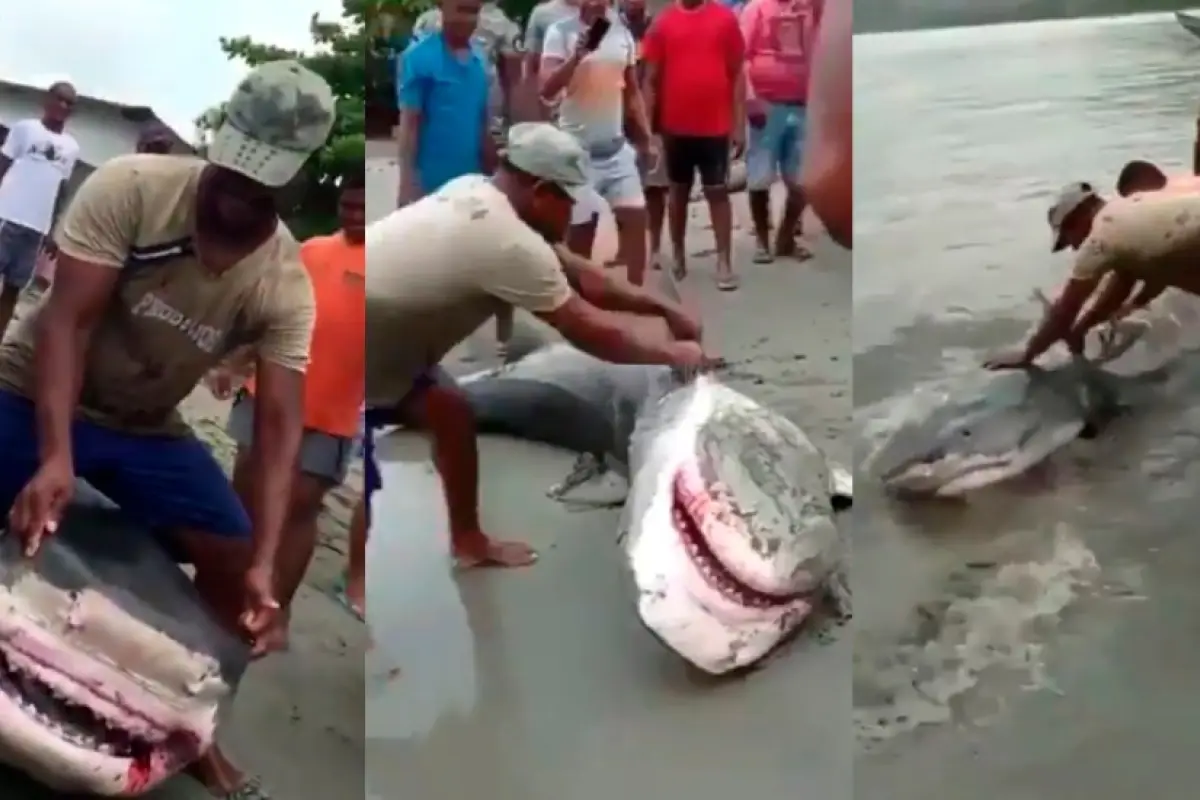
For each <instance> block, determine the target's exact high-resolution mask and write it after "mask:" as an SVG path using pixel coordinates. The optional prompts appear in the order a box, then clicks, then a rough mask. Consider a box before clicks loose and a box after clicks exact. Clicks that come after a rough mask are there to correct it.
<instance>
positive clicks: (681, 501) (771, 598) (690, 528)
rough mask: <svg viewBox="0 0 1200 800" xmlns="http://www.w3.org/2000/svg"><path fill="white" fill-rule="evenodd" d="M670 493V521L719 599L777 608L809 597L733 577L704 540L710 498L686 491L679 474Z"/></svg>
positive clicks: (741, 604)
mask: <svg viewBox="0 0 1200 800" xmlns="http://www.w3.org/2000/svg"><path fill="white" fill-rule="evenodd" d="M671 494H672V499H671V518H672V520H673V521H674V523H675V527H676V529H678V531H679V536H680V538H681V539H682V540H683V545H684V549H685V550H686V551H687V553H688V556H689V557H690V558H691V560H692V563H693V564H694V565H695V566H696V569H697V571H698V572H699V573H700V575H701V576H702V577H703V578H704V581H705V582H706V583H707V584H708V585H709V586H710V587H712V588H713V589H715V590H716V591H717V592H719V593H720V594H721V596H723V597H725V598H726V599H727V600H730V601H732V602H734V603H737V604H738V605H740V606H744V607H746V608H779V607H782V606H788V605H791V604H792V603H795V602H798V601H802V600H805V599H807V598H808V595H807V593H804V592H791V593H787V594H776V593H773V592H764V591H762V590H761V589H756V588H754V587H753V586H750V585H748V584H747V583H746V582H745V581H744V580H742V579H741V578H739V577H738V576H736V575H734V574H733V573H732V572H731V571H730V570H729V568H728V567H726V566H725V564H723V563H722V562H721V559H720V558H718V557H717V555H716V553H714V552H713V548H712V546H711V545H710V544H709V543H708V540H707V539H706V538H705V537H704V532H703V526H702V525H701V523H700V520H701V519H703V518H704V517H705V516H706V515H707V514H709V513H711V510H710V509H709V508H708V507H707V506H708V505H709V504H711V503H712V502H713V501H712V498H711V497H710V496H709V495H708V494H707V493H699V494H698V493H696V492H693V491H692V490H691V489H689V488H688V486H687V481H686V480H685V478H684V477H683V475H682V473H677V474H676V476H675V486H674V491H673V492H672V493H671Z"/></svg>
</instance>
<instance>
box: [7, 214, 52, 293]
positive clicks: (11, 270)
mask: <svg viewBox="0 0 1200 800" xmlns="http://www.w3.org/2000/svg"><path fill="white" fill-rule="evenodd" d="M45 238H46V237H45V236H44V235H42V234H41V233H39V232H38V231H35V230H34V229H33V228H26V227H25V226H24V225H18V224H17V223H15V222H9V221H8V220H2V219H0V280H3V281H4V283H5V284H6V285H8V286H11V287H13V288H15V289H24V288H25V287H26V286H27V285H28V284H29V281H30V280H31V279H32V278H33V273H34V271H35V270H36V269H37V260H38V255H39V254H40V253H41V252H42V240H43V239H45Z"/></svg>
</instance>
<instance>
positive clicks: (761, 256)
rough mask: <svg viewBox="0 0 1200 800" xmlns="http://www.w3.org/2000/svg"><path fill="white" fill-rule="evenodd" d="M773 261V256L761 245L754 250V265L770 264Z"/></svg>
mask: <svg viewBox="0 0 1200 800" xmlns="http://www.w3.org/2000/svg"><path fill="white" fill-rule="evenodd" d="M774 261H775V254H774V253H772V252H771V251H770V250H769V249H767V248H766V247H763V246H762V245H761V244H760V245H757V246H756V247H755V248H754V263H755V264H772V263H774Z"/></svg>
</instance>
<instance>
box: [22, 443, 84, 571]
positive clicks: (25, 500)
mask: <svg viewBox="0 0 1200 800" xmlns="http://www.w3.org/2000/svg"><path fill="white" fill-rule="evenodd" d="M74 493H75V467H74V465H73V464H72V463H71V460H70V459H69V458H55V459H51V460H48V461H46V462H44V463H43V464H42V466H41V467H40V468H39V469H38V471H37V472H35V473H34V474H33V478H31V479H30V481H29V483H27V484H25V488H24V489H22V490H21V493H20V494H18V495H17V499H16V500H15V501H14V502H13V506H12V509H11V510H9V512H8V529H9V531H10V532H12V533H14V534H16V535H17V536H18V537H19V538H20V539H21V543H22V544H23V545H24V551H25V555H26V556H33V555H36V554H37V551H38V548H39V547H41V544H42V537H44V536H52V535H53V534H54V532H55V531H57V530H58V523H59V521H60V520H61V519H62V515H63V512H64V511H65V510H66V507H67V503H69V502H70V500H71V495H72V494H74Z"/></svg>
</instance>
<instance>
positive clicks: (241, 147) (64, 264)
mask: <svg viewBox="0 0 1200 800" xmlns="http://www.w3.org/2000/svg"><path fill="white" fill-rule="evenodd" d="M226 108H227V111H226V114H227V117H226V120H225V122H224V124H223V125H222V126H221V127H220V128H219V129H218V130H217V131H216V134H215V135H214V137H213V141H212V144H211V145H210V147H209V149H208V153H207V161H204V160H201V159H199V158H196V157H194V156H171V155H159V154H136V155H128V156H123V157H118V158H115V159H112V160H111V161H108V162H107V163H105V164H104V165H102V166H101V167H100V168H99V169H97V170H96V171H95V173H93V174H92V175H91V176H90V177H89V178H88V179H87V180H86V181H85V182H84V184H83V185H82V186H81V187H80V189H79V191H78V192H77V193H76V195H75V197H74V198H73V200H72V202H71V204H70V206H69V207H68V209H67V211H66V213H65V215H64V217H63V220H62V222H61V224H60V226H59V227H58V229H57V233H56V237H57V244H58V279H57V280H56V281H55V282H54V284H53V286H52V287H51V289H50V292H49V293H48V294H47V295H46V298H45V300H43V301H42V303H41V304H40V305H39V306H38V307H37V308H36V309H35V310H34V311H33V312H32V313H30V314H29V315H28V316H26V317H25V318H23V319H22V320H21V321H20V323H19V327H18V329H17V331H16V332H15V335H14V336H12V337H11V338H10V339H8V340H6V341H5V342H4V343H3V345H0V452H3V453H4V458H3V459H2V460H0V503H3V504H5V505H6V507H10V508H11V511H10V512H9V518H8V523H9V530H10V531H11V532H13V533H14V534H16V535H17V536H19V537H20V538H21V539H22V541H23V542H24V544H25V548H26V552H28V553H30V554H32V553H34V552H36V550H37V548H38V546H39V544H40V542H41V540H42V538H43V537H45V536H51V535H53V534H54V532H55V529H56V528H57V525H58V522H59V520H60V518H61V517H62V515H63V513H64V511H65V509H66V506H67V504H68V502H69V501H70V499H71V495H72V491H73V489H74V486H75V480H76V477H77V476H78V477H80V478H83V479H85V480H87V481H88V482H89V483H91V484H92V485H93V486H95V487H96V488H97V489H99V490H100V491H101V492H102V493H103V494H105V495H107V496H108V497H109V498H110V499H111V500H112V501H113V502H115V503H116V504H117V505H118V506H120V507H121V509H122V511H124V512H125V513H126V514H127V515H129V516H130V517H131V518H133V519H134V520H136V521H138V522H139V523H141V525H142V526H143V527H144V528H146V529H147V530H149V531H153V532H154V533H155V535H161V536H163V537H164V539H165V540H166V541H164V544H166V545H167V546H168V547H169V548H170V549H171V550H172V551H173V552H176V553H179V554H180V555H181V556H182V557H184V558H186V560H187V561H188V562H189V563H191V564H192V565H193V567H194V568H195V585H196V589H197V591H198V592H199V594H200V596H201V597H202V598H203V599H204V600H205V601H206V602H207V603H208V605H209V606H210V608H211V610H212V613H213V615H214V617H215V618H217V619H218V620H220V621H221V622H222V623H224V624H225V625H226V626H228V627H229V628H230V629H233V630H236V631H237V632H239V633H240V634H241V635H243V636H245V637H246V638H247V639H249V640H251V641H252V642H257V640H258V638H259V637H260V636H261V635H262V634H263V633H264V632H266V631H269V630H270V629H271V627H272V626H273V624H274V623H275V621H276V618H277V615H278V614H279V610H280V609H279V603H278V601H277V600H276V598H275V588H274V587H275V582H276V573H275V566H274V565H275V562H276V558H277V555H278V551H279V550H280V547H281V544H282V542H281V533H282V529H283V524H284V519H285V517H286V515H287V510H288V498H289V497H290V496H291V493H292V481H293V476H294V472H293V471H292V470H290V469H280V466H281V465H288V464H294V463H296V458H297V455H298V452H299V445H300V437H301V432H302V430H303V425H304V416H303V411H304V409H303V405H304V371H305V368H306V366H307V363H308V349H309V337H310V335H311V332H312V327H313V315H314V304H313V293H312V287H311V285H310V283H309V279H308V274H307V273H306V272H305V269H304V267H303V265H302V264H301V262H300V255H299V247H298V246H297V244H296V241H295V240H294V239H293V238H292V236H291V234H290V233H289V232H288V230H287V228H285V227H284V226H283V225H282V224H281V223H280V221H279V218H278V215H277V214H276V210H275V209H276V205H275V193H276V192H277V191H278V190H279V189H280V188H282V187H284V186H286V185H287V184H288V183H289V182H290V181H291V180H292V178H293V177H294V176H295V175H296V173H298V172H299V171H300V169H301V168H302V167H303V166H304V164H305V162H306V161H307V160H308V159H309V157H310V156H311V155H312V154H313V153H314V152H315V151H316V150H318V149H319V148H320V147H321V146H322V145H324V143H325V140H326V139H327V138H328V136H329V132H330V131H331V130H332V128H333V123H334V99H333V93H332V92H331V91H330V88H329V85H328V84H327V83H326V82H325V81H324V80H323V79H322V78H320V77H319V76H317V75H315V74H314V73H312V72H310V71H309V70H307V69H305V68H304V67H302V66H301V65H299V64H297V63H295V62H291V61H277V62H272V63H268V64H264V65H262V66H260V67H258V68H257V69H255V70H253V71H252V72H250V73H249V75H247V76H246V77H245V78H244V79H243V80H242V81H241V83H240V84H239V85H238V88H237V90H236V92H235V93H234V95H233V97H232V98H230V100H229V103H228V104H227V106H226ZM240 346H250V347H252V348H253V349H254V350H255V352H256V353H257V354H258V362H257V365H256V369H255V371H256V374H257V376H258V391H257V394H256V396H255V401H256V411H257V413H256V415H255V421H254V422H255V431H254V440H255V444H256V448H255V450H254V453H253V459H252V461H253V463H252V464H251V465H250V471H251V473H252V475H253V485H254V488H253V497H254V502H253V505H252V509H251V510H252V514H250V515H248V514H247V513H246V510H245V509H244V508H243V506H242V504H241V502H239V500H238V496H237V494H236V493H235V492H234V490H233V486H232V485H231V484H230V482H229V479H228V478H227V477H226V475H225V472H224V470H223V469H222V468H221V465H220V464H219V463H217V460H216V459H215V458H214V457H213V455H212V454H211V453H210V452H209V450H208V448H207V447H206V446H205V445H204V443H203V442H201V441H200V440H199V439H198V438H196V436H195V435H194V433H193V432H192V430H191V428H190V427H189V426H188V425H187V423H186V422H184V420H183V418H182V417H181V416H180V414H179V411H178V407H179V404H180V403H181V402H182V401H183V399H184V398H186V397H187V396H188V395H189V394H190V393H191V392H192V390H193V389H194V388H195V387H196V384H197V383H199V382H200V380H201V379H202V378H203V377H204V375H205V373H207V372H208V371H209V370H210V369H212V368H213V367H214V366H216V365H217V364H218V362H219V361H220V360H221V358H222V357H223V356H224V355H226V354H228V353H230V352H231V351H232V350H234V349H235V348H238V347H240ZM190 774H192V775H193V776H194V777H195V778H197V779H198V780H199V781H200V782H201V783H203V784H204V786H205V787H206V788H207V789H208V791H209V792H211V793H212V794H213V795H214V796H216V797H224V798H236V800H256V799H258V798H264V797H267V795H266V794H265V793H264V792H263V790H262V789H261V787H260V786H259V785H258V782H257V781H256V780H254V779H247V777H246V776H244V775H243V774H242V773H241V772H240V771H239V770H238V769H237V768H236V767H234V766H233V765H232V764H231V763H229V762H228V761H227V760H226V759H225V757H224V756H223V755H222V754H221V753H220V751H219V750H218V749H217V748H216V747H215V746H214V747H213V748H212V749H211V750H210V751H209V752H208V753H205V754H204V755H203V756H202V757H201V758H200V759H199V761H197V762H196V763H195V764H194V765H193V766H192V767H191V769H190Z"/></svg>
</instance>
